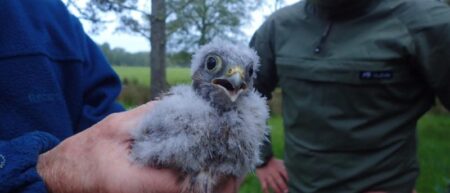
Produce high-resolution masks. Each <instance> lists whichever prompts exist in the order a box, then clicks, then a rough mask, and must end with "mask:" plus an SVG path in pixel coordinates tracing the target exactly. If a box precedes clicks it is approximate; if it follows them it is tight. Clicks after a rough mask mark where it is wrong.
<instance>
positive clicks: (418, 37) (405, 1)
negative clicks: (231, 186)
mask: <svg viewBox="0 0 450 193" xmlns="http://www.w3.org/2000/svg"><path fill="white" fill-rule="evenodd" d="M250 46H251V47H253V48H255V50H256V51H257V52H258V54H259V56H260V57H261V65H262V66H261V68H260V71H259V72H258V74H257V80H256V83H255V85H256V88H257V90H258V91H260V92H261V93H262V94H263V95H265V96H267V97H268V98H270V97H271V92H272V91H273V90H274V89H275V87H276V86H277V85H278V86H279V87H281V89H282V97H283V117H284V127H285V158H284V162H283V161H282V160H278V159H275V158H274V157H273V156H272V152H271V147H270V143H267V144H265V146H264V148H263V152H262V156H263V158H264V160H265V162H264V164H262V165H261V166H259V168H258V169H257V170H256V173H257V176H258V177H259V179H260V181H261V185H262V187H263V190H264V192H268V189H269V188H271V189H273V190H275V192H277V193H280V192H287V191H289V192H290V193H329V192H330V193H340V192H345V193H353V192H354V193H362V192H388V193H411V192H412V191H413V190H414V187H415V182H416V179H417V176H418V175H419V164H418V160H417V139H416V138H417V135H416V125H417V120H418V119H419V118H420V117H421V116H422V115H423V114H424V113H425V112H427V111H428V110H429V109H430V108H431V107H432V105H433V104H434V101H435V98H436V97H437V98H439V100H440V101H441V103H442V104H443V106H444V107H446V108H447V109H450V9H449V8H448V7H447V5H446V4H445V3H443V2H439V1H437V0H304V1H299V2H298V3H296V4H294V5H291V6H288V7H285V8H283V9H281V10H279V11H277V12H275V13H274V14H273V15H271V16H270V17H269V18H268V19H267V20H266V21H265V22H264V24H263V25H262V26H261V27H260V28H259V29H258V30H257V31H256V33H255V34H254V36H253V38H252V40H251V43H250ZM285 167H286V169H285ZM286 171H287V172H286Z"/></svg>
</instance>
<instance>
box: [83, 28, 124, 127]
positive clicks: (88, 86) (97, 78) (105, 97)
mask: <svg viewBox="0 0 450 193" xmlns="http://www.w3.org/2000/svg"><path fill="white" fill-rule="evenodd" d="M77 22H78V21H77ZM82 33H83V36H84V37H83V38H84V40H83V42H84V44H83V49H84V50H85V51H84V55H85V60H84V62H83V71H82V75H83V80H82V82H81V83H82V85H83V90H84V93H83V107H82V112H81V113H82V114H81V117H80V119H79V121H78V127H77V128H78V129H79V130H83V129H86V128H88V127H90V126H92V125H93V124H95V123H97V122H99V121H100V120H102V119H103V118H105V117H106V116H107V115H109V114H111V113H115V112H120V111H123V110H124V109H123V107H122V106H121V105H119V104H118V103H117V102H116V99H117V96H118V95H119V93H120V90H121V87H122V86H121V83H120V79H119V77H118V76H117V74H116V73H115V72H114V70H113V69H112V68H111V65H110V64H109V63H108V62H107V61H106V58H105V56H104V55H103V54H102V52H101V50H100V49H99V47H98V46H97V44H95V42H94V41H92V40H91V39H90V38H89V37H88V36H87V35H85V34H84V32H82Z"/></svg>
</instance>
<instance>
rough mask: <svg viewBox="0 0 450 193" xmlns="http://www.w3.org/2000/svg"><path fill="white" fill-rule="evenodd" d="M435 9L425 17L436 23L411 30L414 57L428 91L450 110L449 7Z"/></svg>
mask: <svg viewBox="0 0 450 193" xmlns="http://www.w3.org/2000/svg"><path fill="white" fill-rule="evenodd" d="M434 10H435V11H433V12H431V13H429V14H430V15H428V16H427V17H429V18H430V22H436V23H435V24H430V25H429V26H427V25H426V24H425V26H422V27H421V28H416V29H413V30H412V33H413V39H414V47H413V49H414V51H415V57H414V60H415V62H416V64H417V66H418V68H419V72H420V73H421V74H422V75H423V77H424V79H425V81H426V83H427V84H428V85H429V87H430V88H431V90H432V91H433V92H434V94H435V95H436V96H437V97H438V99H439V100H440V101H441V103H442V104H443V106H444V107H445V108H446V109H447V110H450V19H449V17H450V9H448V8H447V7H445V8H443V7H440V9H434ZM437 11H439V12H437Z"/></svg>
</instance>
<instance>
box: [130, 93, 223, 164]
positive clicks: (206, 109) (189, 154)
mask: <svg viewBox="0 0 450 193" xmlns="http://www.w3.org/2000/svg"><path fill="white" fill-rule="evenodd" d="M170 92H171V93H173V94H172V95H170V96H166V97H164V98H162V99H161V100H160V101H159V102H157V103H156V105H155V106H154V107H153V109H152V110H151V112H150V113H149V114H148V116H146V118H145V120H144V121H143V122H142V124H141V126H140V127H139V128H137V129H136V130H135V131H134V132H133V133H132V135H133V137H134V140H135V143H134V145H133V151H132V156H133V158H135V159H136V160H138V161H140V162H143V163H145V164H149V165H152V164H155V165H166V164H168V165H175V167H181V168H182V167H190V168H188V169H192V168H196V167H200V165H199V164H200V163H197V162H195V160H199V157H198V156H202V155H201V150H199V149H198V146H199V145H198V144H200V143H201V140H202V138H204V137H203V136H205V135H207V134H208V131H209V129H210V128H213V127H215V126H216V125H217V123H216V122H215V121H214V119H215V118H214V116H217V115H216V113H215V111H214V109H213V108H212V107H210V105H209V104H208V103H207V102H206V101H204V100H203V99H202V98H201V97H199V96H198V95H196V93H195V92H194V91H193V89H192V88H191V87H190V86H177V87H174V88H172V89H171V91H170ZM189 162H191V163H189ZM182 169H183V168H182Z"/></svg>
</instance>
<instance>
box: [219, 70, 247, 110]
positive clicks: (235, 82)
mask: <svg viewBox="0 0 450 193" xmlns="http://www.w3.org/2000/svg"><path fill="white" fill-rule="evenodd" d="M212 83H213V84H214V85H217V86H219V87H220V88H222V89H223V90H224V91H225V93H226V94H227V96H228V97H229V98H230V100H231V101H232V102H234V101H236V99H237V98H238V97H239V95H240V94H241V93H242V92H243V91H245V90H246V89H247V84H245V82H244V71H243V70H242V68H240V67H235V68H231V69H229V70H228V71H227V73H226V75H225V76H224V77H223V78H217V79H214V80H213V81H212Z"/></svg>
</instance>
